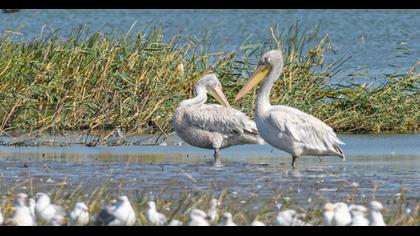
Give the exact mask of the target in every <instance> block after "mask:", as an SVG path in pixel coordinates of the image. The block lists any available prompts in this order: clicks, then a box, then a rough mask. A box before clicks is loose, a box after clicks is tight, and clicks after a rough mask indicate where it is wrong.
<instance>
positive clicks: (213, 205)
mask: <svg viewBox="0 0 420 236" xmlns="http://www.w3.org/2000/svg"><path fill="white" fill-rule="evenodd" d="M220 204H221V202H220V201H219V200H217V199H216V198H213V199H211V200H210V207H211V208H216V207H218V206H220Z"/></svg>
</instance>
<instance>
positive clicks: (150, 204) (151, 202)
mask: <svg viewBox="0 0 420 236" xmlns="http://www.w3.org/2000/svg"><path fill="white" fill-rule="evenodd" d="M147 206H148V207H149V208H150V209H156V203H155V202H154V201H148V202H147Z"/></svg>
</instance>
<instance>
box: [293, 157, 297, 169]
mask: <svg viewBox="0 0 420 236" xmlns="http://www.w3.org/2000/svg"><path fill="white" fill-rule="evenodd" d="M292 158H293V159H292V168H293V169H296V167H297V165H296V159H297V158H298V157H297V156H292Z"/></svg>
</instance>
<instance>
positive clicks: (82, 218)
mask: <svg viewBox="0 0 420 236" xmlns="http://www.w3.org/2000/svg"><path fill="white" fill-rule="evenodd" d="M88 210H89V209H88V207H87V206H86V204H85V203H84V202H78V203H76V206H75V207H74V209H73V210H72V211H71V212H70V224H71V225H78V226H84V225H87V224H88V223H89V211H88Z"/></svg>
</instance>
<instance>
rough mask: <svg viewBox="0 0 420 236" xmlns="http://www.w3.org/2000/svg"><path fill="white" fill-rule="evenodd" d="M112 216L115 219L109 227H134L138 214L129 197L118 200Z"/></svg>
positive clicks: (121, 197)
mask: <svg viewBox="0 0 420 236" xmlns="http://www.w3.org/2000/svg"><path fill="white" fill-rule="evenodd" d="M112 216H113V217H114V219H113V220H112V221H110V222H109V223H108V224H107V225H108V226H132V225H134V224H135V223H136V212H135V211H134V209H133V207H132V206H131V203H130V201H129V200H128V197H127V196H120V197H119V198H118V199H117V202H116V204H115V207H114V209H113V211H112Z"/></svg>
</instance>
